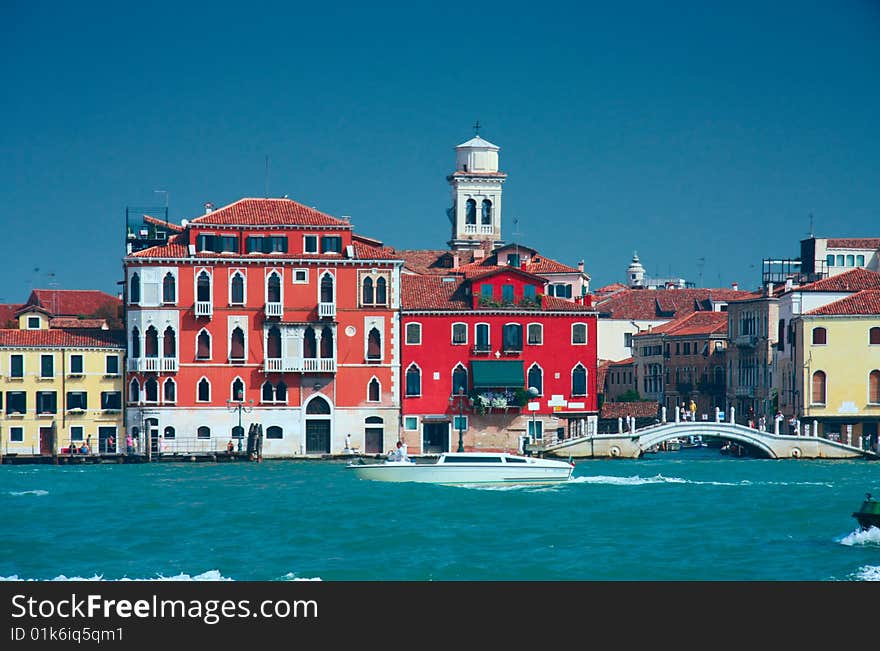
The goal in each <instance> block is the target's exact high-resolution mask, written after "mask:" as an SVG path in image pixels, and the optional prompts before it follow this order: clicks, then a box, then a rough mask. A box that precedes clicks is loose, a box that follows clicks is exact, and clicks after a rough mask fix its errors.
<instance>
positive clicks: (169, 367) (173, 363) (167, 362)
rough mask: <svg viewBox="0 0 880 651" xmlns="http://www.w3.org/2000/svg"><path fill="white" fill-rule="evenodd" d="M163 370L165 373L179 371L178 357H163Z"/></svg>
mask: <svg viewBox="0 0 880 651" xmlns="http://www.w3.org/2000/svg"><path fill="white" fill-rule="evenodd" d="M162 372H163V373H177V358H176V357H163V358H162Z"/></svg>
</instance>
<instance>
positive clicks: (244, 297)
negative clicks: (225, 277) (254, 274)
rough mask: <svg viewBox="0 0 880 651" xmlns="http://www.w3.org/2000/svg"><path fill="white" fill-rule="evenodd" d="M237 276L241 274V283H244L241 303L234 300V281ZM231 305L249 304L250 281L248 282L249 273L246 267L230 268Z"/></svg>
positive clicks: (229, 297)
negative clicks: (246, 271)
mask: <svg viewBox="0 0 880 651" xmlns="http://www.w3.org/2000/svg"><path fill="white" fill-rule="evenodd" d="M236 276H241V285H242V293H241V295H242V296H241V303H235V302H234V301H233V300H232V281H233V279H234V278H235V277H236ZM228 291H229V296H228V297H227V298H228V299H229V305H230V306H232V305H247V294H248V283H247V274H246V273H245V270H244V269H230V270H229V290H228Z"/></svg>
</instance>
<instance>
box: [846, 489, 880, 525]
mask: <svg viewBox="0 0 880 651" xmlns="http://www.w3.org/2000/svg"><path fill="white" fill-rule="evenodd" d="M852 516H853V517H854V518H855V519H856V521H857V522H858V523H859V526H860V527H861V528H862V529H865V530H867V529H870V528H871V527H877V528H878V529H880V502H877V501H876V500H873V499H871V496H870V495H868V499H866V500H865V501H864V502H862V508H860V509H859V510H858V511H856V512H855V513H853V514H852Z"/></svg>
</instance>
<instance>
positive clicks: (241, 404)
mask: <svg viewBox="0 0 880 651" xmlns="http://www.w3.org/2000/svg"><path fill="white" fill-rule="evenodd" d="M253 405H254V401H253V400H248V401H247V407H245V401H244V399H243V398H242V397H241V392H239V394H238V396H237V400H227V401H226V407H227V409H229V411H237V412H238V428H237V429H236V430H235V431H236V432H237V433H238V437H237V438H238V451H239V452H241V440H242V439H243V438H244V429H243V428H242V426H241V412H244V413H246V414H249V413H251V412H252V411H253V410H254V407H253Z"/></svg>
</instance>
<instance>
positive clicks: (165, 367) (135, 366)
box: [106, 357, 177, 377]
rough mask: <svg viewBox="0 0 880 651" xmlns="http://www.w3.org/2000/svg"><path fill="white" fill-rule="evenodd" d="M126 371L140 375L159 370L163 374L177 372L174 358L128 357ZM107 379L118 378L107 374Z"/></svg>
mask: <svg viewBox="0 0 880 651" xmlns="http://www.w3.org/2000/svg"><path fill="white" fill-rule="evenodd" d="M128 370H129V371H135V372H141V373H158V372H159V371H160V370H161V371H163V372H165V373H176V372H177V358H176V357H130V358H129V359H128ZM106 376H107V377H119V374H118V373H108V374H106Z"/></svg>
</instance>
